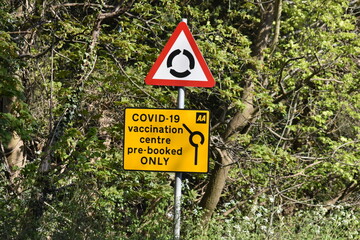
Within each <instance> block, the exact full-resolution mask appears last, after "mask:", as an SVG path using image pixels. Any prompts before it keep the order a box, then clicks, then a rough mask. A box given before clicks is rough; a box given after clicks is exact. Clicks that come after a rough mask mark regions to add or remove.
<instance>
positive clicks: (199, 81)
mask: <svg viewBox="0 0 360 240" xmlns="http://www.w3.org/2000/svg"><path fill="white" fill-rule="evenodd" d="M145 83H146V84H148V85H163V86H181V87H213V86H214V85H215V80H214V77H213V76H212V74H211V72H210V70H209V68H208V66H207V64H206V62H205V59H204V57H203V56H202V54H201V52H200V50H199V48H198V46H197V45H196V42H195V39H194V37H193V36H192V34H191V32H190V30H189V28H188V26H187V24H186V23H185V22H181V23H179V25H178V26H177V27H176V29H175V31H174V33H173V34H172V35H171V37H170V39H169V41H168V42H167V43H166V45H165V47H164V49H163V50H162V51H161V53H160V55H159V57H158V58H157V60H156V61H155V63H154V65H153V67H152V68H151V69H150V71H149V73H148V75H147V76H146V78H145Z"/></svg>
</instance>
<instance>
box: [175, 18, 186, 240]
mask: <svg viewBox="0 0 360 240" xmlns="http://www.w3.org/2000/svg"><path fill="white" fill-rule="evenodd" d="M183 21H185V22H186V20H184V19H183ZM178 108H179V109H184V108H185V88H184V87H179V88H178ZM181 188H182V173H181V172H176V173H175V192H174V239H175V240H178V239H180V229H181V227H180V226H181Z"/></svg>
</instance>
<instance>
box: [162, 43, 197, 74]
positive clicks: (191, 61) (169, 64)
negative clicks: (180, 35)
mask: <svg viewBox="0 0 360 240" xmlns="http://www.w3.org/2000/svg"><path fill="white" fill-rule="evenodd" d="M180 53H181V50H180V49H176V50H174V51H173V52H172V53H170V55H169V57H168V59H167V62H166V64H167V68H170V67H172V63H173V60H174V58H175V57H176V56H177V55H179V54H180ZM182 54H183V55H185V56H186V57H187V58H188V59H189V68H190V70H192V69H194V67H195V59H194V56H193V55H192V54H191V53H190V52H189V51H188V50H186V49H184V50H183V53H182ZM170 74H171V75H173V76H174V77H178V78H184V77H187V76H189V75H190V74H191V72H190V71H189V70H186V71H184V72H178V71H176V70H174V69H173V68H171V69H170Z"/></svg>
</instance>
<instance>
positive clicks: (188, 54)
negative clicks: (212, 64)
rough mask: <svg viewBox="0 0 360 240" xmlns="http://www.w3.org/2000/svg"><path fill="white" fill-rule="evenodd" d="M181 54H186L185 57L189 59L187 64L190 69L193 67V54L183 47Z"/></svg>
mask: <svg viewBox="0 0 360 240" xmlns="http://www.w3.org/2000/svg"><path fill="white" fill-rule="evenodd" d="M183 54H184V55H185V56H187V58H188V59H189V61H190V64H189V67H190V69H194V67H195V59H194V56H193V55H192V54H191V53H190V52H189V51H188V50H186V49H184V51H183Z"/></svg>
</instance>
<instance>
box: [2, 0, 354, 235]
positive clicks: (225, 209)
mask: <svg viewBox="0 0 360 240" xmlns="http://www.w3.org/2000/svg"><path fill="white" fill-rule="evenodd" d="M15 2H16V1H15ZM15 2H14V3H13V5H10V2H9V1H0V3H1V5H2V8H1V9H0V29H1V31H0V79H1V80H0V97H1V99H2V98H3V97H5V98H8V99H16V101H14V103H13V104H12V108H11V111H10V112H1V113H0V143H1V149H0V151H1V153H0V154H1V159H2V162H1V173H0V229H1V230H0V237H1V238H2V239H48V238H49V239H50V238H51V239H82V238H86V239H144V238H145V239H172V224H173V219H172V211H173V184H174V183H173V182H174V181H173V174H172V173H152V172H151V173H149V172H128V171H124V170H123V168H122V150H123V149H122V148H123V119H124V115H123V114H124V112H123V110H124V108H126V107H153V108H155V107H157V108H174V107H176V101H177V94H176V89H175V88H174V87H161V86H145V85H144V78H145V76H146V74H147V72H148V71H149V69H150V67H151V66H152V64H153V63H154V61H155V59H156V58H157V56H158V54H159V53H160V51H161V49H162V47H163V46H164V44H165V43H166V41H167V40H168V38H169V36H170V34H171V33H172V31H173V29H174V28H175V26H176V25H177V23H178V22H179V21H180V19H181V18H182V17H186V18H187V19H188V21H189V27H190V29H191V31H192V33H193V35H194V37H195V39H196V41H197V44H198V45H199V48H200V50H201V52H202V53H203V55H204V57H205V59H206V61H207V63H208V65H209V67H210V69H211V71H212V73H213V75H214V77H215V79H216V82H217V84H216V87H215V88H212V89H202V88H188V89H187V95H186V107H187V108H190V109H200V108H202V109H204V108H205V109H209V110H211V113H212V114H211V118H212V119H211V125H212V126H211V129H212V133H211V135H212V137H211V140H212V146H211V157H212V159H211V162H210V166H211V167H213V166H214V165H215V163H214V159H215V156H216V154H217V153H218V151H219V150H220V149H228V152H229V154H230V157H231V158H232V160H233V161H234V163H233V165H232V168H231V170H230V172H229V176H228V179H227V184H226V186H225V189H224V191H223V195H222V198H221V199H220V202H219V204H218V208H217V211H216V212H217V213H216V215H215V216H214V217H213V218H212V219H211V220H210V224H209V225H208V226H207V227H205V226H204V224H203V222H202V220H201V215H202V209H199V207H198V206H197V205H198V202H199V201H200V199H201V197H202V195H203V193H204V189H205V187H206V185H207V184H208V181H209V178H208V176H207V175H200V174H193V175H191V176H190V175H186V180H184V188H183V193H184V196H183V209H182V213H183V216H184V217H183V226H182V235H183V236H184V237H183V238H184V239H239V238H240V239H264V238H268V239H316V238H321V239H351V238H356V231H357V229H359V222H358V220H357V218H356V217H358V214H359V213H358V211H357V209H356V208H355V207H354V208H351V207H344V206H352V205H353V206H357V205H358V196H357V194H356V192H357V191H358V189H359V161H358V159H359V157H360V156H359V152H360V151H359V148H360V142H359V136H360V127H359V126H360V94H359V91H358V90H359V89H360V80H359V79H360V71H359V55H360V38H359V18H358V16H359V15H358V13H356V11H357V10H356V9H357V8H356V6H354V5H352V4H353V3H350V1H346V0H336V1H318V0H315V1H302V0H294V1H282V2H283V11H282V15H281V25H280V26H281V28H280V36H279V39H278V42H277V44H276V45H275V46H272V47H271V49H270V48H269V49H264V51H263V53H262V54H263V56H262V59H261V60H259V59H258V58H256V57H254V48H255V46H254V45H255V41H256V35H257V31H258V27H259V23H260V22H261V19H262V18H261V17H262V14H263V13H264V12H262V10H264V9H263V8H261V4H260V3H254V2H251V1H225V0H223V1H213V0H210V1H190V2H189V1H186V2H183V1H167V0H161V1H140V0H139V1H135V2H133V1H124V2H123V3H122V5H121V6H120V8H121V11H120V13H119V14H117V15H115V16H113V17H109V18H108V17H104V16H107V14H110V13H114V11H115V9H116V7H115V6H112V4H114V3H113V2H114V1H90V2H89V3H80V2H79V3H74V2H71V3H70V2H68V1H55V2H54V1H48V2H45V1H30V2H31V3H32V4H33V5H32V8H26V6H23V7H21V8H20V6H16V3H15ZM263 2H264V1H263ZM265 2H266V3H267V2H268V1H265ZM266 3H263V4H266ZM324 6H326V7H324ZM102 17H104V19H102ZM100 20H101V21H100ZM97 27H99V28H98V29H97ZM272 32H274V31H272ZM272 37H273V35H271V38H270V39H269V42H271V41H272ZM269 46H270V44H269ZM248 82H251V83H254V89H253V92H252V94H254V99H253V102H254V107H255V109H256V110H255V114H254V116H253V119H252V122H251V123H250V124H248V126H246V128H244V129H242V130H241V131H238V132H237V133H236V134H235V135H234V136H232V138H231V139H230V140H229V141H227V142H224V141H223V139H222V136H223V135H224V132H225V131H226V128H227V125H228V123H229V122H230V121H231V120H232V118H233V116H234V115H235V113H236V112H238V111H239V110H242V109H244V106H245V102H244V100H243V99H242V97H243V92H244V89H245V88H246V83H248ZM1 101H3V100H1ZM1 103H2V104H3V102H1ZM2 104H1V105H0V107H2ZM34 122H36V124H34ZM14 132H16V133H18V134H19V135H20V136H21V138H22V139H23V140H25V146H24V149H25V153H26V162H25V166H24V168H22V169H21V170H20V169H19V170H20V174H19V177H17V178H15V179H14V181H13V182H12V181H10V178H9V174H10V171H9V167H8V165H7V163H6V161H5V159H6V154H5V150H4V146H5V145H6V143H7V142H8V141H9V140H10V138H11V136H12V134H13V133H14ZM44 166H48V167H47V168H46V167H44ZM210 177H211V175H210ZM334 199H335V200H334ZM334 201H335V203H333V202H334ZM329 202H330V203H331V204H330V205H329ZM323 207H326V208H329V209H330V210H329V211H324V208H323ZM333 207H334V208H333Z"/></svg>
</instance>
